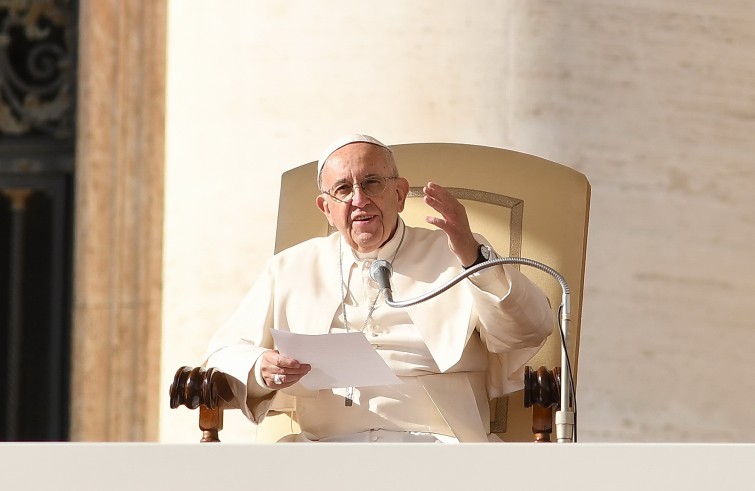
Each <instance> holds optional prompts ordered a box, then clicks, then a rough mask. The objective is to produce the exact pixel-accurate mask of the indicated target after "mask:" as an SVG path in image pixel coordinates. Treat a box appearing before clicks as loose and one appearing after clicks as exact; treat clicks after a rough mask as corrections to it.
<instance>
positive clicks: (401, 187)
mask: <svg viewBox="0 0 755 491" xmlns="http://www.w3.org/2000/svg"><path fill="white" fill-rule="evenodd" d="M396 193H397V194H398V212H399V213H401V212H402V211H404V205H405V204H406V197H407V196H408V195H409V181H407V180H406V179H404V178H403V177H399V178H398V179H396Z"/></svg>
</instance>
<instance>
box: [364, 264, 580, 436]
mask: <svg viewBox="0 0 755 491" xmlns="http://www.w3.org/2000/svg"><path fill="white" fill-rule="evenodd" d="M499 264H500V265H503V264H523V265H525V266H530V267H533V268H535V269H539V270H541V271H544V272H545V273H548V274H549V275H551V276H553V277H554V278H556V280H558V282H559V284H560V285H561V292H562V296H561V308H560V319H559V334H560V335H561V366H562V367H563V368H562V369H563V370H565V371H566V372H567V373H566V376H565V377H562V380H561V394H560V395H561V403H560V406H559V410H558V411H557V412H556V438H557V440H558V442H559V443H565V442H572V441H574V436H575V435H574V425H575V412H576V411H575V410H576V408H575V397H574V385H573V376H572V371H571V364H570V362H569V353H568V351H567V347H566V340H567V334H568V332H569V324H570V322H571V311H570V306H569V293H570V292H569V285H568V284H567V283H566V280H565V279H564V277H563V276H562V275H561V274H559V273H558V271H556V270H555V269H553V268H551V267H550V266H548V265H546V264H543V263H541V262H538V261H535V260H533V259H528V258H523V257H501V258H496V259H490V260H488V261H485V262H482V263H480V264H477V265H475V266H472V267H471V268H468V269H465V270H464V271H462V272H461V273H459V274H458V275H457V276H456V277H454V278H452V279H451V280H450V281H448V282H447V283H446V284H444V285H441V286H440V287H438V288H436V289H434V290H431V291H430V292H428V293H425V294H423V295H419V296H417V297H415V298H411V299H408V300H401V301H394V300H393V292H392V290H391V287H390V281H389V278H390V276H391V274H392V273H393V270H392V267H391V264H390V263H389V262H388V261H384V260H379V261H375V262H374V263H373V265H372V267H371V268H370V276H372V278H373V279H375V281H377V282H378V284H379V285H380V287H381V290H382V292H383V295H384V298H385V303H386V305H388V306H389V307H393V308H404V307H410V306H412V305H417V304H419V303H422V302H424V301H426V300H429V299H431V298H433V297H436V296H437V295H440V294H441V293H443V292H445V291H446V290H448V289H449V288H451V287H452V286H454V285H456V284H457V283H459V282H460V281H462V280H463V279H465V278H467V277H468V276H470V275H473V274H474V273H477V272H478V271H482V270H483V269H486V268H489V267H491V266H496V265H499ZM381 270H382V271H381ZM386 270H387V271H386ZM378 278H379V279H378Z"/></svg>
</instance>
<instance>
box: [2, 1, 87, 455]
mask: <svg viewBox="0 0 755 491" xmlns="http://www.w3.org/2000/svg"><path fill="white" fill-rule="evenodd" d="M77 15H78V3H77V2H76V1H75V0H0V395H1V397H2V400H3V404H2V405H0V440H6V441H19V440H26V441H50V440H66V439H67V438H68V419H69V418H68V412H69V410H68V407H69V397H70V396H69V379H70V369H69V361H70V340H69V338H70V333H71V328H70V317H71V315H70V312H71V309H70V305H71V300H70V291H71V273H70V271H71V237H72V221H73V220H72V206H71V204H72V202H73V199H72V196H73V172H74V142H75V80H76V75H75V74H76V49H75V48H76V26H77Z"/></svg>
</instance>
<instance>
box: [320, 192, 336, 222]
mask: <svg viewBox="0 0 755 491" xmlns="http://www.w3.org/2000/svg"><path fill="white" fill-rule="evenodd" d="M315 203H316V204H317V208H318V209H319V210H320V211H321V212H322V214H323V215H325V218H327V219H328V223H329V224H330V226H331V227H335V226H336V225H335V224H334V223H333V215H332V214H331V213H330V203H329V202H328V200H326V199H325V196H323V195H322V194H318V195H317V198H315Z"/></svg>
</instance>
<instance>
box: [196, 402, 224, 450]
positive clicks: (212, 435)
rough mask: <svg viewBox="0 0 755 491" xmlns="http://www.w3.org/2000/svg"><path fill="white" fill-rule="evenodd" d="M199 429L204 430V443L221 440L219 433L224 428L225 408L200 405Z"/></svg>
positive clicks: (202, 440)
mask: <svg viewBox="0 0 755 491" xmlns="http://www.w3.org/2000/svg"><path fill="white" fill-rule="evenodd" d="M199 429H200V430H202V439H201V440H200V441H201V442H202V443H207V442H219V441H220V437H219V435H218V433H219V432H220V430H222V429H223V410H222V409H220V408H218V407H215V408H214V409H208V408H207V406H204V405H202V406H199Z"/></svg>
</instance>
